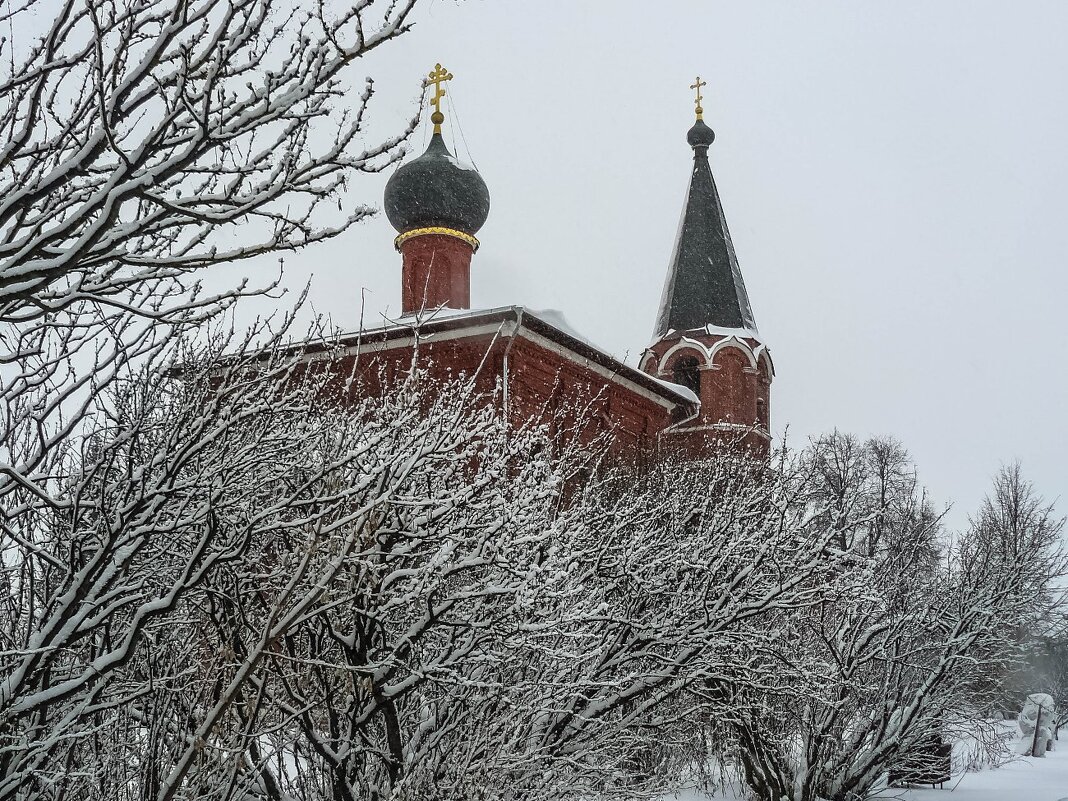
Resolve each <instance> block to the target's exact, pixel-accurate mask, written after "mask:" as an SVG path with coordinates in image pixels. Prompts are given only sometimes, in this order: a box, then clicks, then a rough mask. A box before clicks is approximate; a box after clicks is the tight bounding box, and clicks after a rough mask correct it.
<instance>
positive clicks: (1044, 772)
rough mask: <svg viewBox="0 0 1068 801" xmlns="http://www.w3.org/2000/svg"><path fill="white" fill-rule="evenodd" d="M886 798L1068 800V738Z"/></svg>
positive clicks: (687, 796)
mask: <svg viewBox="0 0 1068 801" xmlns="http://www.w3.org/2000/svg"><path fill="white" fill-rule="evenodd" d="M876 797H877V798H880V799H884V800H885V801H1068V742H1065V741H1064V739H1063V738H1062V741H1061V750H1060V751H1051V752H1050V753H1049V754H1047V755H1046V757H1045V759H1029V758H1026V757H1021V758H1020V759H1019V760H1017V761H1014V762H1012V763H1010V764H1008V765H1005V766H1003V767H1000V768H997V769H995V770H984V771H979V772H978V773H965V774H963V775H962V776H954V777H953V781H952V782H949V783H947V784H946V786H945V787H944V788H943V789H941V790H937V789H934V790H933V789H931V788H929V787H928V788H926V789H916V790H899V789H894V790H883V791H882V793H880V794H879V795H878V796H876ZM676 801H738V797H737V796H733V795H731V796H713V798H712V799H709V797H708V796H706V795H704V794H703V793H697V792H694V791H689V792H683V793H680V794H679V795H678V796H676Z"/></svg>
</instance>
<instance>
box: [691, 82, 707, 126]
mask: <svg viewBox="0 0 1068 801" xmlns="http://www.w3.org/2000/svg"><path fill="white" fill-rule="evenodd" d="M702 86H708V81H702V80H701V76H700V75H698V76H697V80H696V81H694V82H693V83H692V84H690V88H691V89H696V90H697V100H695V101H694V103H695V104H696V105H697V119H699V120H701V119H704V117H703V116H702V115H703V114H704V113H705V110H704V109H703V108H701V87H702Z"/></svg>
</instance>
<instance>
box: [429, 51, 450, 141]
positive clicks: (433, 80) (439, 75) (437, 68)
mask: <svg viewBox="0 0 1068 801" xmlns="http://www.w3.org/2000/svg"><path fill="white" fill-rule="evenodd" d="M451 80H452V73H451V72H449V71H448V70H447V69H445V68H444V67H442V66H441V64H435V65H434V69H432V70H431V71H430V74H429V77H428V78H427V79H426V81H425V85H427V86H429V85H430V84H434V94H433V96H432V97H431V98H430V105H432V106H433V107H434V113H433V114H431V115H430V121H431V122H432V123H434V133H436V134H439V133H441V123H443V122H445V115H444V114H442V113H441V98H443V97H445V87H444V85H443V84H444V83H445V82H446V81H451Z"/></svg>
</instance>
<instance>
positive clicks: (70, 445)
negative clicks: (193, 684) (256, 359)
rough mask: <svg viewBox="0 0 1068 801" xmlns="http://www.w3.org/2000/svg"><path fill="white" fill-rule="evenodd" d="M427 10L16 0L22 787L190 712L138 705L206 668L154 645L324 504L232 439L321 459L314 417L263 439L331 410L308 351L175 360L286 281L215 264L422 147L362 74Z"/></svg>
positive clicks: (309, 222)
mask: <svg viewBox="0 0 1068 801" xmlns="http://www.w3.org/2000/svg"><path fill="white" fill-rule="evenodd" d="M413 5H414V0H402V1H401V2H377V3H376V2H373V0H360V2H353V3H343V4H331V5H330V6H327V4H318V5H314V4H313V5H312V6H310V7H309V6H306V5H305V4H299V3H284V2H271V1H270V0H252V1H251V2H243V3H237V4H235V3H227V2H219V0H173V1H169V2H152V3H149V2H129V3H125V2H121V3H119V2H103V1H101V2H97V1H95V0H94V1H92V2H63V1H62V0H61V1H60V2H43V1H42V2H37V1H36V0H20V2H15V3H9V4H6V5H5V6H4V8H3V11H2V15H3V20H4V23H5V26H4V27H5V31H6V32H8V33H9V34H10V35H5V36H4V37H3V38H2V39H0V130H2V131H3V135H2V137H0V509H2V521H3V526H2V529H0V573H2V575H0V581H2V583H3V586H4V590H3V592H2V593H0V605H2V610H3V612H2V614H3V619H2V621H0V797H5V798H7V797H21V798H31V797H35V796H47V797H55V796H56V795H62V792H63V791H61V790H60V789H59V787H60V785H59V784H55V783H54V782H60V781H61V780H62V781H69V783H70V784H71V786H77V787H78V788H79V789H78V791H77V792H79V793H81V794H82V795H83V796H84V797H94V798H95V797H100V792H102V787H103V785H99V786H97V787H96V788H95V789H94V788H93V785H92V782H94V781H98V782H102V781H104V774H103V773H101V772H100V770H99V767H100V766H101V765H104V764H106V763H107V761H108V760H109V759H110V760H111V761H110V763H108V764H109V765H110V767H109V768H108V770H109V771H110V772H109V773H107V777H108V781H111V782H114V781H118V779H117V778H116V777H119V776H121V775H122V772H123V771H124V770H126V769H128V767H129V765H128V763H126V762H125V761H124V760H123V755H122V753H121V748H122V746H123V743H124V742H125V744H126V745H127V746H129V747H133V743H134V742H136V739H137V737H134V739H133V740H130V741H123V740H122V739H121V736H115V737H111V738H110V739H109V738H108V737H105V736H104V732H105V731H110V732H111V733H112V734H116V735H118V734H119V733H117V732H115V731H114V730H113V729H109V728H108V727H109V726H110V725H111V724H112V723H113V721H114V717H115V716H116V715H119V714H120V712H121V714H122V715H130V716H136V715H138V714H141V715H142V718H141V722H140V723H138V724H137V725H138V726H140V727H141V728H140V729H139V730H138V732H139V733H138V735H137V736H143V735H144V734H145V733H146V732H148V731H150V730H151V727H152V726H156V725H161V726H165V725H167V724H166V721H165V720H163V719H162V718H156V717H155V716H153V715H151V714H148V715H147V716H146V713H145V707H143V706H139V705H138V704H136V703H134V702H135V701H136V700H137V699H139V698H142V697H147V698H150V697H154V696H152V693H154V692H159V691H162V690H163V688H164V687H166V686H167V685H166V682H164V684H162V685H161V684H159V683H157V682H156V679H155V676H157V675H170V674H171V673H173V672H175V670H177V669H178V667H181V669H182V670H193V669H194V667H193V665H194V662H193V659H192V658H193V656H195V654H193V653H192V652H189V653H188V656H189V657H190V661H189V662H188V663H187V664H185V665H184V666H182V665H177V664H176V663H171V664H169V665H168V666H165V667H161V668H160V670H161V671H162V674H159V673H153V672H152V671H149V670H146V668H145V667H144V664H143V656H144V650H143V649H145V648H152V647H153V645H154V644H155V643H159V642H161V641H162V639H163V638H164V635H165V634H166V633H167V632H171V631H174V630H179V629H180V627H179V626H178V623H179V622H180V621H177V620H176V619H175V617H174V615H175V614H176V611H177V610H178V609H179V608H180V607H181V605H182V604H183V603H186V602H187V601H186V600H185V599H186V598H187V597H188V593H189V592H190V591H191V590H192V589H194V588H197V587H200V586H202V585H203V584H204V582H206V581H207V580H208V579H209V577H211V576H213V575H214V572H215V571H217V570H218V569H219V566H220V565H221V564H223V563H225V562H227V560H233V559H235V558H237V557H239V556H240V555H241V554H243V553H244V552H245V551H247V549H248V548H249V547H251V543H252V542H254V541H255V536H257V535H256V534H255V532H256V531H257V530H258V527H259V526H260V525H261V523H260V522H256V518H255V509H256V504H257V503H258V504H261V505H262V506H263V508H264V509H277V508H278V505H279V504H283V505H284V504H285V503H286V502H288V503H290V504H291V511H290V513H291V514H294V515H296V514H297V510H298V509H299V505H293V504H297V502H296V501H295V500H293V497H292V496H291V495H286V494H285V493H284V492H282V493H281V494H279V495H277V496H275V497H273V498H264V497H254V496H253V495H252V494H251V488H252V485H251V484H249V485H247V486H245V488H244V489H241V488H240V486H236V485H235V486H231V485H230V484H229V483H228V477H229V476H230V475H233V474H235V472H234V471H236V474H241V473H242V471H244V472H245V474H247V471H248V469H249V467H250V463H251V462H252V461H255V460H259V461H257V464H260V465H261V466H262V467H263V469H264V471H265V472H264V474H263V480H264V482H265V483H270V481H269V479H270V478H271V477H272V476H275V475H278V474H282V473H284V471H285V470H286V465H285V464H284V463H283V462H281V461H280V462H278V463H277V464H272V463H271V462H270V461H269V460H267V459H266V458H265V456H263V455H262V454H259V455H257V454H253V453H251V452H250V451H243V450H241V449H240V448H238V449H236V450H233V449H231V450H230V452H229V454H228V456H227V457H226V459H225V460H224V459H223V458H222V457H221V456H220V455H219V454H221V453H222V452H223V449H221V444H222V443H225V442H232V441H238V440H239V441H240V442H241V443H243V444H242V447H249V446H251V445H252V444H253V443H254V442H255V439H256V436H259V437H260V438H261V440H262V444H263V453H274V454H276V455H277V454H283V455H284V454H285V453H287V452H288V450H287V449H288V447H289V445H288V444H292V446H293V449H294V450H293V452H294V453H297V451H296V450H295V449H296V448H297V446H305V450H304V451H303V452H304V453H305V455H307V454H308V453H309V452H308V450H307V447H306V444H307V443H306V442H305V440H304V439H302V438H299V437H297V436H296V434H295V433H294V431H293V430H288V429H285V428H280V429H278V430H271V431H262V432H261V433H260V434H253V433H250V431H251V430H252V429H250V426H254V425H256V424H257V422H258V423H262V421H266V420H268V419H270V418H271V417H272V416H280V417H284V413H285V412H287V411H292V405H293V404H295V403H298V401H300V402H307V400H308V398H307V397H306V396H302V395H301V394H300V391H299V390H298V387H297V386H296V385H293V386H287V385H286V382H285V381H284V380H281V379H283V378H284V377H285V375H286V370H287V369H289V368H282V367H280V366H279V365H277V364H273V365H270V369H266V370H264V371H263V372H262V373H259V374H257V376H256V377H255V379H252V378H250V377H248V376H247V375H246V376H240V377H239V376H236V375H230V374H228V373H226V371H225V370H224V371H222V372H220V371H219V365H215V367H213V368H212V369H211V375H212V381H214V382H216V385H217V386H218V387H219V388H220V390H223V389H225V390H226V393H227V394H224V395H221V396H212V395H204V394H203V392H204V391H203V388H196V389H194V387H195V383H190V384H186V385H182V386H185V389H180V388H177V385H175V384H174V382H173V381H172V380H171V378H173V377H171V378H168V377H167V371H168V370H171V369H173V368H175V367H176V366H177V365H179V364H184V363H186V361H187V360H189V359H190V358H192V357H193V356H195V355H196V354H189V353H184V352H183V348H184V347H185V346H186V343H188V342H191V341H195V340H197V339H198V337H199V336H200V335H201V334H202V332H203V330H204V328H203V327H204V326H205V325H206V324H208V323H210V322H211V321H212V320H213V319H216V318H217V316H218V315H219V313H220V312H222V311H224V310H225V309H227V308H228V307H229V306H231V305H232V304H233V303H234V302H235V301H236V300H237V299H239V298H240V297H242V296H244V295H248V294H251V293H255V292H265V291H268V290H270V288H271V281H270V280H268V281H266V282H264V283H263V284H261V285H259V286H256V287H253V288H249V287H248V286H246V285H245V284H240V285H238V286H233V287H231V288H229V289H222V290H220V291H218V292H216V293H214V294H213V293H208V292H206V291H204V290H203V289H202V287H201V285H200V283H199V278H200V276H199V275H198V271H200V270H202V269H203V268H205V267H208V266H211V265H215V264H221V263H224V262H231V261H235V260H239V259H243V258H248V257H252V256H256V255H261V254H265V253H270V252H275V251H282V250H291V249H294V248H298V247H303V246H305V245H307V244H310V243H314V242H317V241H320V240H322V239H324V238H327V237H329V236H332V235H334V234H336V233H338V232H339V231H341V230H344V228H345V227H347V226H348V225H350V224H352V223H353V222H355V221H357V220H359V219H361V218H362V217H363V216H365V215H366V214H367V213H369V212H368V209H367V208H366V207H365V206H363V205H360V204H357V203H355V202H354V201H353V200H351V199H350V198H349V196H348V194H347V184H346V182H347V180H348V178H349V177H350V176H353V175H357V174H359V173H361V172H366V171H370V170H375V169H380V168H381V167H383V166H385V165H386V164H388V163H390V161H391V160H393V159H395V158H396V156H397V155H398V145H399V143H400V142H401V141H402V139H403V138H404V136H405V134H406V133H407V131H399V132H398V133H397V136H395V137H393V138H390V139H389V140H387V141H384V142H375V143H368V142H366V141H364V139H365V135H364V127H365V118H366V111H367V107H368V102H369V101H370V99H371V94H372V84H371V82H370V80H368V81H366V82H365V83H364V84H363V86H362V89H360V88H357V89H356V90H355V91H349V88H348V87H349V84H348V82H347V80H348V79H347V78H346V76H347V75H348V74H349V73H351V72H352V69H351V66H352V65H354V64H355V63H358V59H359V58H360V57H361V56H363V55H364V54H366V53H368V52H370V51H371V50H373V49H374V48H376V47H378V46H380V45H382V44H383V43H386V42H388V41H390V40H391V39H392V38H394V37H396V36H398V35H399V34H401V33H403V32H404V31H405V30H406V28H407V26H408V24H409V22H408V19H409V16H410V14H411V11H412V7H413ZM334 206H339V207H346V208H347V210H345V211H342V210H340V209H339V210H337V211H334V212H333V213H332V212H331V210H332V208H333V207H334ZM257 333H258V335H264V334H266V332H265V331H259V332H257ZM230 344H231V345H233V346H234V348H235V349H236V350H237V351H239V352H240V351H241V350H243V349H244V347H245V344H247V342H246V343H244V344H243V343H242V342H237V341H233V340H230ZM259 344H263V343H259ZM276 344H277V343H276ZM207 352H209V351H205V353H207ZM210 352H212V353H216V354H217V353H218V349H217V348H216V349H215V350H211V351H210ZM195 361H196V359H195V358H194V359H192V361H191V362H190V363H192V362H195ZM239 361H240V360H239ZM269 363H270V362H269V360H268V364H269ZM224 375H225V376H227V377H226V378H225V379H224V378H222V377H221V376H224ZM280 380H281V383H278V384H277V385H275V384H272V383H271V382H272V381H274V382H278V381H280ZM304 391H306V389H305V390H304ZM253 421H257V422H253ZM294 425H295V423H294ZM238 432H240V434H238ZM311 441H314V438H313V439H312V440H311ZM287 443H288V444H287ZM303 461H304V464H303V466H302V467H301V470H303V471H306V472H307V471H310V473H308V481H309V482H310V484H309V486H311V487H313V489H308V488H305V489H303V490H302V489H301V487H300V486H299V484H292V486H291V487H290V490H291V492H292V493H296V494H298V495H299V493H300V492H302V491H305V492H311V493H312V494H313V495H315V497H322V496H323V494H324V493H328V492H334V493H335V494H339V493H340V494H343V492H342V490H340V489H338V488H337V487H334V488H333V489H331V490H329V491H328V490H327V489H324V486H325V485H324V484H323V482H324V481H325V480H326V476H328V475H331V471H332V470H333V469H334V468H333V467H332V466H331V465H329V464H326V465H324V464H318V465H317V463H316V462H315V461H314V460H313V459H309V458H305V459H304V460H303ZM272 471H273V472H272ZM276 488H277V487H276ZM224 490H226V491H229V492H231V493H236V495H231V496H227V497H240V496H241V493H244V501H242V502H239V501H235V503H237V504H238V505H240V504H241V503H244V506H245V508H244V511H243V512H242V514H243V515H245V518H246V519H245V521H244V522H243V523H242V524H241V525H237V526H236V527H234V526H230V527H222V526H221V522H222V518H220V517H219V516H218V515H219V511H218V510H219V506H218V504H219V503H220V502H221V499H222V498H223V495H224ZM287 499H288V500H287ZM254 500H255V501H256V503H254V502H253V501H254ZM160 653H161V654H162V651H161V652H160ZM157 658H162V656H159V657H157V656H152V657H151V660H155V659H157ZM146 677H147V678H146ZM146 688H151V691H150V690H149V689H146ZM139 710H140V711H139ZM130 719H131V720H133V719H134V718H132V717H131V718H130ZM87 749H88V750H87ZM87 755H88V756H87ZM83 760H84V761H83ZM83 766H85V767H84V769H83ZM168 775H170V774H167V773H160V774H158V775H157V776H156V780H157V781H158V782H160V784H159V794H160V795H161V797H167V796H168V795H173V794H174V793H175V792H176V789H174V788H176V787H177V786H178V784H177V783H175V782H173V781H172V785H173V786H171V785H167V784H166V781H167V780H168V779H167V776H168ZM79 781H81V782H82V783H81V784H78V782H79ZM72 792H74V791H73V790H72ZM105 794H106V793H105ZM68 797H70V796H68Z"/></svg>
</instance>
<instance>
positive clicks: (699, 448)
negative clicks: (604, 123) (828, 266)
mask: <svg viewBox="0 0 1068 801" xmlns="http://www.w3.org/2000/svg"><path fill="white" fill-rule="evenodd" d="M705 85H706V84H705V82H704V81H702V80H701V79H700V78H698V79H697V80H696V82H695V83H694V84H693V85H692V86H691V87H690V88H691V89H694V90H696V92H697V99H696V112H697V120H696V122H695V123H694V125H693V127H692V128H690V130H689V131H688V132H687V134H686V141H687V142H688V143H689V145H690V147H691V148H693V171H692V173H691V176H690V186H689V190H688V192H687V196H686V205H685V206H684V208H683V210H682V220H681V222H680V224H679V232H678V238H677V239H676V241H675V249H674V252H673V253H672V256H671V262H670V264H669V266H668V274H667V280H666V281H665V283H664V294H663V297H662V298H661V301H660V310H659V314H658V315H657V320H656V328H655V331H654V333H653V337H654V339H653V343H652V344H651V345H650V346H649V347H648V348H647V349H646V351H645V353H644V354H643V355H642V361H641V369H642V370H644V371H645V372H646V373H649V374H650V375H653V376H656V377H657V378H660V379H662V380H665V381H670V382H672V383H675V384H681V385H683V386H686V387H688V388H689V389H691V390H692V391H693V392H694V393H695V394H696V395H697V396H698V398H699V399H700V401H701V408H700V410H699V411H698V413H697V414H696V415H695V416H693V417H690V418H688V419H686V420H682V421H679V422H677V423H676V424H675V425H673V426H672V427H671V428H669V429H667V431H665V432H664V435H663V437H664V440H663V441H664V443H665V444H666V445H667V446H668V447H673V446H674V447H678V448H679V449H680V450H681V451H683V452H685V453H687V454H689V455H692V456H699V455H701V454H703V453H708V452H709V451H710V449H712V448H714V447H716V446H717V445H721V444H725V443H730V444H737V445H740V446H741V447H744V448H747V449H749V450H750V451H752V452H754V453H756V454H758V455H765V454H767V452H768V450H769V448H770V443H771V435H770V427H771V382H772V379H773V378H774V375H775V369H774V366H773V364H772V361H771V356H770V354H769V353H768V350H767V347H766V346H765V344H764V342H763V340H762V339H761V337H760V334H759V332H758V331H757V326H756V320H755V318H754V317H753V310H752V308H751V306H750V304H749V295H748V294H747V293H746V290H745V282H744V281H743V280H742V271H741V268H740V267H739V265H738V256H737V254H736V253H735V251H734V243H733V242H731V235H730V232H729V231H728V230H727V219H726V217H725V215H724V213H723V204H722V202H721V201H720V197H719V191H718V190H717V189H716V182H715V180H714V179H713V177H712V169H711V167H710V166H709V163H708V149H709V147H710V146H711V145H712V143H713V142H714V141H715V138H716V135H715V133H714V132H713V131H712V129H711V128H709V127H708V126H707V125H706V124H705V122H704V109H703V108H702V107H701V100H702V96H701V88H702V87H703V86H705Z"/></svg>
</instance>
